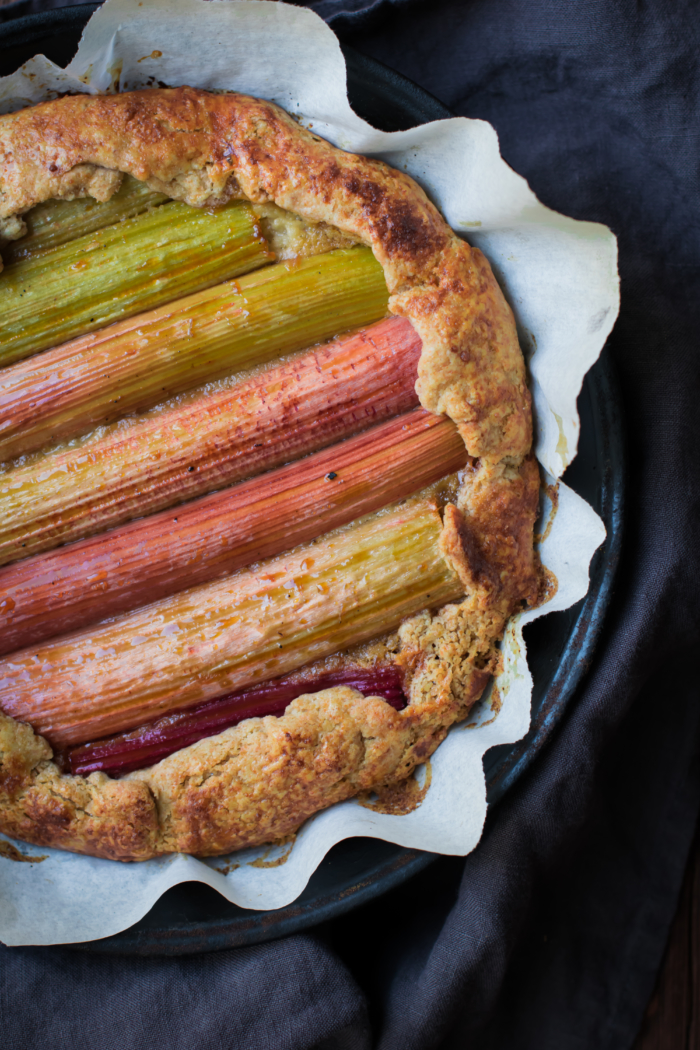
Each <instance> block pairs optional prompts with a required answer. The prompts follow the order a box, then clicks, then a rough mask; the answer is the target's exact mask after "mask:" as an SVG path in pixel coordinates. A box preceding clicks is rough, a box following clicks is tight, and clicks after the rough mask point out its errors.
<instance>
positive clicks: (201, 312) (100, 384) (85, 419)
mask: <svg viewBox="0 0 700 1050" xmlns="http://www.w3.org/2000/svg"><path fill="white" fill-rule="evenodd" d="M166 207H169V205H163V206H162V207H161V208H158V209H156V212H161V211H163V210H164V209H165V208H166ZM2 276H3V281H4V279H5V274H4V273H3V275H2ZM387 302H388V293H387V287H386V282H385V280H384V275H383V272H382V268H381V266H380V265H379V263H378V262H377V261H376V260H375V259H374V256H373V255H372V253H371V252H370V250H369V249H368V248H351V249H348V250H345V249H341V250H339V251H333V252H330V253H328V254H327V255H319V256H316V257H315V258H309V259H301V260H298V261H289V262H284V263H278V264H276V265H274V266H268V267H265V268H263V269H261V270H258V271H257V272H255V273H251V274H248V275H247V276H245V277H242V278H240V279H239V280H237V281H231V282H227V283H225V284H222V285H218V286H217V287H215V288H209V289H207V290H206V291H203V292H199V293H197V294H196V295H192V296H189V297H188V298H185V299H182V300H179V301H178V302H177V303H172V304H170V305H169V306H163V307H160V308H159V309H158V310H153V311H151V312H150V313H147V314H140V315H139V316H137V317H133V318H131V319H130V320H128V321H121V322H119V324H115V325H112V326H111V327H109V328H106V329H104V330H102V331H100V332H97V333H95V334H93V335H88V336H84V337H82V338H80V339H77V340H74V341H72V342H70V343H65V344H64V345H63V346H60V347H56V348H55V349H53V350H48V351H46V353H43V354H40V355H37V357H35V358H32V359H31V360H29V361H23V362H21V363H20V364H16V365H13V366H12V367H10V368H6V369H4V370H3V371H2V372H1V373H0V461H2V460H9V459H12V458H13V457H16V456H19V455H22V454H23V453H26V452H29V451H33V450H35V449H38V448H41V447H42V446H44V445H46V444H47V443H49V442H50V441H52V440H53V439H57V438H66V437H69V436H71V435H76V434H82V433H85V432H86V431H87V430H88V429H89V428H90V427H91V426H95V425H97V424H103V423H109V422H112V421H113V420H115V419H118V418H120V417H121V416H124V415H126V414H127V413H129V412H133V411H135V410H139V409H144V408H149V407H151V406H152V405H154V404H156V403H157V402H158V401H162V400H165V399H166V398H167V397H169V396H170V395H172V394H175V393H178V392H180V391H183V390H189V389H191V388H192V387H195V386H197V385H198V384H200V383H203V382H205V381H207V380H211V379H215V378H217V377H220V376H224V375H230V374H232V373H234V372H237V371H239V370H241V369H245V368H248V367H250V366H252V365H255V364H261V363H263V362H266V361H270V360H273V359H274V358H275V357H278V356H280V355H281V354H284V353H289V352H291V351H294V350H300V349H302V348H303V347H305V346H310V345H313V344H314V343H316V342H320V341H321V340H324V339H329V338H331V337H333V336H335V335H338V334H340V333H341V332H346V331H349V330H350V329H353V328H359V327H360V326H362V325H365V324H371V323H373V322H374V321H378V320H379V319H380V318H381V317H383V316H384V315H385V313H386V310H387Z"/></svg>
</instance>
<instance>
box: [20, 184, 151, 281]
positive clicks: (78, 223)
mask: <svg viewBox="0 0 700 1050" xmlns="http://www.w3.org/2000/svg"><path fill="white" fill-rule="evenodd" d="M167 200H168V198H167V197H166V196H165V194H163V193H158V192H157V191H156V190H152V189H151V188H150V187H149V186H147V185H146V183H145V182H139V181H138V180H137V179H135V178H133V176H131V175H125V176H124V179H123V181H122V184H121V186H120V188H119V189H118V190H117V192H116V193H115V194H114V195H113V196H112V197H110V199H109V200H108V201H96V200H94V199H93V198H92V197H79V198H78V199H77V200H74V201H59V200H49V201H45V202H44V203H43V204H37V205H36V207H35V208H32V209H31V211H29V212H27V213H26V215H23V216H22V219H23V221H24V223H25V225H26V227H27V232H26V233H25V235H24V236H23V237H21V238H20V239H19V240H17V241H11V242H10V243H9V244H7V245H4V246H3V249H2V258H3V261H4V263H5V264H6V265H7V264H9V263H12V262H17V261H18V260H19V259H28V258H30V257H31V256H34V255H37V254H38V253H39V252H44V251H46V250H47V249H50V248H58V247H60V245H62V244H67V243H68V241H74V240H76V239H77V238H78V237H83V236H85V234H87V233H94V232H95V231H96V230H102V229H104V227H105V226H112V225H113V224H114V223H115V222H122V221H123V220H124V219H132V218H133V217H134V216H135V215H140V214H141V213H142V212H144V211H148V210H149V209H150V208H154V207H156V206H157V205H158V204H163V203H164V202H165V201H167Z"/></svg>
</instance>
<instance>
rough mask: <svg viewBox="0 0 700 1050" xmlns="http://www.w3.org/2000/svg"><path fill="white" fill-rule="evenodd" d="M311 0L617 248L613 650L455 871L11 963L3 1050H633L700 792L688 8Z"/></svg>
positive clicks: (544, 1)
mask: <svg viewBox="0 0 700 1050" xmlns="http://www.w3.org/2000/svg"><path fill="white" fill-rule="evenodd" d="M36 2H37V0H31V3H30V4H29V5H26V4H25V3H22V4H21V5H11V6H10V7H8V8H5V9H4V11H3V13H4V14H9V13H10V12H11V11H13V8H14V9H16V10H17V13H18V14H19V13H22V14H24V13H26V11H27V8H29V10H31V9H32V6H31V4H35V3H36ZM308 6H311V7H313V8H314V9H316V10H317V11H318V12H319V13H320V14H322V15H323V16H324V17H326V18H327V19H328V20H329V21H330V22H331V25H333V27H334V29H335V30H336V32H338V34H339V35H340V36H341V37H342V38H343V39H344V40H347V41H348V42H350V43H351V44H352V45H353V46H354V47H356V48H358V49H359V50H360V51H364V52H366V53H367V54H370V55H372V56H374V57H377V58H379V59H380V60H381V61H383V62H385V63H386V64H387V65H389V66H391V67H393V68H395V69H398V70H399V71H400V72H403V73H404V74H406V75H407V76H409V77H410V78H412V79H413V80H415V81H417V82H418V83H419V84H421V85H422V86H423V87H425V88H426V89H427V90H429V91H430V92H432V93H433V94H434V95H436V96H437V97H438V98H439V99H441V101H443V102H444V103H446V104H447V105H448V106H449V107H450V108H452V109H453V110H454V111H455V112H457V113H460V114H463V115H466V116H472V117H482V118H484V119H487V120H489V121H491V122H492V123H493V124H494V126H495V127H496V129H497V131H498V133H499V136H500V141H501V149H502V152H503V155H504V157H505V159H506V160H507V161H508V162H509V163H510V164H511V165H512V166H513V167H514V168H515V169H516V170H517V171H519V172H520V173H521V174H523V175H524V176H525V177H526V178H527V179H528V181H529V183H530V185H531V186H532V188H533V189H534V190H535V192H536V193H537V194H538V196H539V197H540V199H541V200H542V201H543V202H544V203H545V204H548V205H550V206H551V207H554V208H557V209H559V210H561V211H564V212H566V213H567V214H570V215H573V216H574V217H576V218H582V219H593V220H598V221H602V222H605V223H607V224H608V225H610V226H611V228H612V229H613V231H614V232H615V233H616V234H617V236H618V238H619V243H620V272H621V278H622V310H621V315H620V319H619V321H618V324H617V326H616V329H615V331H614V333H613V335H612V337H611V339H610V343H609V347H610V352H611V354H612V357H613V359H614V361H615V364H616V366H617V370H618V374H619V378H620V382H621V388H622V397H623V401H624V411H625V416H626V420H627V433H628V442H629V461H630V486H629V487H630V490H631V491H630V492H629V494H628V511H627V522H626V534H625V535H626V539H625V544H624V550H623V556H622V563H621V570H620V574H619V576H618V585H617V592H616V595H615V597H614V600H613V604H612V607H611V610H610V612H609V615H608V619H607V623H606V628H605V636H604V639H603V641H602V643H601V645H600V646H599V649H598V652H597V655H596V657H595V659H594V662H593V665H592V667H591V670H590V673H589V675H588V678H587V680H586V681H585V683H584V684H583V687H582V688H581V689H580V690H579V694H578V697H577V700H576V704H575V705H574V708H573V710H572V711H571V712H570V714H569V716H568V718H567V720H566V721H565V723H564V724H563V725H562V726H561V727H560V728H559V730H558V732H557V733H556V736H555V738H554V739H553V740H552V741H551V742H550V744H549V745H548V747H547V748H546V750H545V751H544V752H543V753H542V755H541V757H540V760H539V762H538V763H537V764H536V766H535V767H534V768H532V769H531V770H530V771H529V773H528V774H526V776H525V777H524V778H523V779H522V780H521V781H520V782H519V783H518V785H517V786H516V787H515V788H514V790H513V791H512V792H511V793H510V794H509V795H508V796H507V797H506V798H505V799H504V801H503V802H502V803H501V805H500V806H499V807H498V808H497V809H496V810H495V811H494V812H493V814H492V816H491V817H489V819H488V820H487V826H486V831H485V835H484V838H483V840H482V842H481V844H480V846H479V848H478V849H477V850H476V851H475V852H474V853H473V854H472V855H471V856H470V857H468V858H466V860H464V859H455V858H442V859H440V860H438V861H437V862H436V863H435V864H434V865H432V866H431V867H430V868H429V869H428V870H426V871H425V872H423V873H422V874H421V875H419V876H417V877H416V878H415V879H413V880H412V881H411V882H409V883H408V884H406V885H405V886H404V887H402V888H401V889H400V890H397V891H393V892H392V893H391V894H389V895H388V896H386V897H383V898H381V899H380V900H378V901H376V902H374V903H373V904H370V905H368V906H366V907H365V908H363V909H362V910H360V911H357V912H354V913H352V914H351V915H349V916H347V917H345V918H343V919H339V920H336V921H335V922H334V923H332V924H328V925H327V926H325V927H321V928H319V929H317V930H315V931H313V932H311V933H310V934H307V935H297V936H294V937H290V938H287V939H285V940H282V941H278V942H274V943H271V944H266V945H261V946H258V947H250V948H245V949H240V950H237V951H230V952H222V953H218V954H211V955H207V956H200V957H197V958H182V959H178V960H124V959H119V958H96V957H85V956H79V955H75V954H73V953H71V952H69V951H67V950H65V949H41V950H38V949H3V950H2V951H0V974H1V981H0V1021H1V1022H2V1041H3V1045H4V1046H6V1047H8V1050H9V1048H11V1050H15V1048H17V1050H20V1048H22V1050H24V1048H31V1050H34V1048H35V1047H36V1048H37V1050H38V1048H42V1050H43V1048H44V1047H51V1048H54V1047H56V1048H61V1050H62V1048H63V1047H66V1048H67V1047H71V1048H75V1050H82V1048H83V1047H85V1048H90V1050H94V1048H99V1050H103V1048H105V1050H111V1048H112V1047H115V1048H117V1047H119V1048H134V1050H135V1048H139V1050H140V1048H142V1047H143V1048H146V1047H149V1048H150V1047H152V1046H156V1045H158V1046H167V1047H169V1048H170V1047H172V1048H179V1047H183V1048H184V1047H188V1048H193V1047H194V1048H199V1047H202V1048H206V1050H209V1048H217V1050H218V1048H219V1047H222V1048H223V1047H226V1048H228V1047H231V1048H234V1047H235V1048H238V1047H241V1048H249V1047H250V1048H257V1047H261V1048H267V1047H270V1048H274V1050H278V1048H279V1050H281V1048H286V1047H290V1048H292V1047H294V1048H296V1047H299V1048H310V1050H311V1048H319V1050H320V1048H324V1050H331V1048H333V1050H336V1048H337V1050H345V1048H347V1050H355V1048H357V1050H365V1048H369V1047H372V1046H377V1047H381V1048H382V1050H389V1048H391V1050H393V1048H396V1050H412V1048H421V1050H422V1048H428V1047H441V1048H445V1050H451V1048H458V1047H459V1048H463V1047H469V1048H475V1050H530V1048H531V1050H550V1048H551V1050H569V1048H589V1047H590V1048H595V1050H613V1048H614V1050H617V1048H620V1050H622V1048H627V1047H630V1046H631V1045H632V1043H633V1040H634V1037H635V1034H636V1032H637V1029H638V1028H639V1025H640V1023H641V1020H642V1016H643V1012H644V1007H645V1005H646V1002H647V1000H648V998H649V996H650V994H651V992H652V988H653V985H654V979H655V975H656V971H657V969H658V966H659V963H660V960H661V957H662V953H663V950H664V945H665V943H666V939H667V934H668V929H669V925H670V921H671V918H672V916H673V913H674V911H675V908H676V904H677V900H678V893H679V888H680V885H681V879H682V874H683V870H684V867H685V863H686V860H687V857H688V851H689V847H690V843H691V840H692V837H693V830H694V827H695V823H696V819H697V813H698V804H699V802H700V776H699V773H700V769H699V763H698V757H699V754H698V751H699V748H698V742H699V738H698V728H699V726H698V720H699V715H700V705H699V704H698V699H699V698H698V687H697V673H696V669H695V656H696V653H697V652H698V648H699V643H700V616H699V613H698V581H699V580H700V573H699V571H698V570H699V568H700V566H699V565H698V540H697V534H698V528H697V522H698V495H699V492H700V484H699V478H698V457H697V451H696V450H697V448H698V438H699V437H700V434H699V433H698V431H699V430H700V426H699V424H698V413H697V410H696V404H697V402H698V398H699V395H700V382H699V374H698V373H699V372H700V363H699V358H700V354H699V351H698V328H699V325H698V321H699V320H700V317H699V316H698V315H699V314H700V295H699V294H698V293H699V291H700V288H699V287H698V286H699V284H700V282H699V281H698V276H699V274H698V271H699V269H700V265H699V263H700V260H699V255H700V244H699V238H698V225H699V220H698V199H699V197H698V188H699V187H698V158H699V157H700V150H699V149H698V146H699V145H700V143H699V142H698V138H699V137H700V132H699V130H698V129H699V128H700V121H699V120H698V117H699V116H700V114H699V112H698V110H699V105H698V94H699V91H700V77H699V74H698V57H697V56H698V45H699V44H700V4H698V3H697V2H688V0H686V2H683V0H673V2H669V0H666V2H661V0H646V2H632V0H528V2H525V0H460V2H457V0H433V2H431V3H428V2H426V0H393V2H392V0H379V2H377V3H374V4H367V3H363V2H362V0H355V2H352V0H338V2H334V0H320V2H318V3H315V4H314V3H312V4H309V5H308ZM33 9H36V7H34V8H33Z"/></svg>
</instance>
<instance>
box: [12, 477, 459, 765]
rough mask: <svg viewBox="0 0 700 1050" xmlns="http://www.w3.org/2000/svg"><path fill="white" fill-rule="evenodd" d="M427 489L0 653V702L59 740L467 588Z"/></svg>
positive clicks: (117, 723) (281, 666) (220, 690)
mask: <svg viewBox="0 0 700 1050" xmlns="http://www.w3.org/2000/svg"><path fill="white" fill-rule="evenodd" d="M440 530H441V520H440V515H439V513H438V510H437V509H436V506H435V504H434V501H433V500H432V499H431V498H429V497H426V496H417V497H414V498H413V499H410V500H406V501H402V502H401V503H399V504H394V505H392V506H390V507H387V508H385V509H384V510H382V511H380V512H378V513H376V514H372V515H370V516H368V517H366V518H363V519H361V520H360V521H357V522H354V523H353V524H351V525H348V526H345V527H343V528H340V529H338V530H337V531H335V532H332V533H328V534H326V535H325V536H322V537H320V538H319V539H318V540H315V541H313V542H311V543H307V544H304V545H303V546H299V547H297V548H296V549H295V550H293V551H291V552H290V553H288V554H284V555H281V556H279V557H276V558H270V559H269V560H268V561H265V562H262V563H259V564H258V565H257V566H253V567H251V568H249V569H244V570H241V571H240V572H237V573H234V574H232V575H231V576H228V577H225V578H224V579H220V580H217V581H214V582H213V583H208V584H203V585H201V586H199V587H193V588H191V589H190V590H187V591H181V592H179V593H178V594H174V595H172V596H171V597H170V598H166V599H163V600H161V601H158V602H154V603H153V604H151V605H149V606H146V607H144V608H142V609H139V610H137V611H136V612H133V613H128V614H125V615H123V616H120V617H117V618H115V619H112V620H108V621H105V622H104V623H103V624H100V625H97V626H95V627H93V628H88V629H86V630H84V631H79V632H76V633H74V634H71V635H67V636H65V637H64V638H59V639H56V640H54V641H51V642H47V643H44V644H41V645H36V646H32V647H31V648H29V649H23V650H21V651H20V652H16V653H13V654H12V655H11V656H8V657H5V658H4V659H3V660H0V710H2V711H4V712H5V713H6V714H8V715H10V716H11V717H13V718H17V719H20V720H21V721H24V722H29V723H30V724H31V725H32V726H33V727H34V728H35V729H36V730H37V732H39V733H41V734H42V735H44V736H46V737H47V738H48V739H49V741H50V742H51V743H52V744H53V745H54V746H57V747H64V746H67V745H75V744H79V743H84V742H86V741H89V740H96V739H99V738H101V737H104V736H107V735H109V734H111V733H117V732H120V731H122V730H124V729H129V728H133V727H135V726H138V725H141V724H143V723H144V722H148V721H151V720H153V719H154V718H158V717H160V716H161V715H164V714H167V713H168V712H171V711H178V710H183V709H185V708H188V707H192V706H194V705H195V704H198V703H201V702H202V701H205V700H208V699H211V698H213V697H215V696H221V695H222V694H224V693H227V692H234V691H237V690H239V689H244V688H246V687H247V686H250V685H253V684H255V683H257V682H261V681H265V680H268V679H270V678H275V677H278V676H279V675H281V674H284V673H286V672H289V671H292V670H294V669H295V668H298V667H301V666H303V665H304V664H307V663H310V662H311V661H312V660H317V659H319V658H321V657H324V656H326V655H328V654H331V653H333V652H337V651H338V650H341V649H345V648H346V647H347V646H349V645H353V644H355V643H359V642H362V641H364V640H368V639H370V638H373V637H376V636H377V635H380V634H382V633H384V632H386V631H391V630H393V629H395V628H396V627H398V625H399V624H400V623H401V621H402V620H403V619H404V618H405V617H407V616H410V615H412V614H414V613H416V612H418V611H419V610H421V609H423V608H425V607H426V606H430V607H436V606H441V605H443V604H444V603H446V602H448V601H450V600H454V599H456V598H458V597H459V596H460V595H461V594H462V591H463V588H462V587H461V585H460V582H459V580H458V579H457V576H456V575H455V573H454V572H453V571H452V569H451V568H450V567H449V566H448V565H447V563H446V562H445V560H444V559H443V557H442V555H441V554H440V550H439V546H438V539H439V536H440Z"/></svg>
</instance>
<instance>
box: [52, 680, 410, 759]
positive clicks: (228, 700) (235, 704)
mask: <svg viewBox="0 0 700 1050" xmlns="http://www.w3.org/2000/svg"><path fill="white" fill-rule="evenodd" d="M339 685H344V686H349V687H350V688H352V689H357V691H358V692H360V693H363V694H364V695H365V696H381V697H382V699H384V700H386V702H387V703H388V704H390V705H391V706H392V707H393V708H395V709H396V710H398V711H400V710H401V709H402V708H403V707H405V704H406V698H405V696H404V692H403V688H402V685H401V674H400V672H399V669H398V668H397V667H396V666H395V665H393V664H392V665H386V666H378V667H371V668H362V667H347V668H344V669H342V670H339V671H331V672H329V673H325V674H318V673H316V674H315V675H310V676H309V677H307V678H306V679H304V678H301V677H300V676H299V675H290V676H288V677H286V678H278V679H275V680H273V681H271V682H265V683H264V684H263V685H257V686H253V688H252V689H245V690H244V691H243V692H241V693H234V694H233V695H232V696H223V697H220V698H219V699H217V700H209V701H207V703H205V704H198V705H197V706H196V707H193V708H191V709H190V710H189V711H178V712H177V713H176V714H174V715H165V716H164V717H163V718H159V719H157V720H156V721H155V722H150V723H148V725H144V726H139V728H138V729H134V730H132V731H131V732H130V733H119V734H118V735H117V736H112V737H107V739H105V740H97V741H95V742H94V743H90V744H83V745H82V746H80V747H75V748H72V749H71V750H70V751H69V752H68V753H67V754H66V755H65V756H64V761H65V762H66V764H67V766H68V768H69V769H70V772H71V773H73V774H74V775H80V776H84V777H86V776H89V775H90V773H98V772H99V773H107V774H109V775H110V776H112V777H121V776H124V774H126V773H131V772H133V770H135V769H144V768H145V767H146V766H152V765H154V763H156V762H160V760H161V759H163V758H167V757H168V755H172V754H174V752H175V751H180V749H181V748H183V747H188V746H189V745H190V744H196V743H197V741H198V740H204V739H205V738H206V737H209V736H215V735H216V734H217V733H222V732H223V731H224V730H225V729H230V728H231V727H232V726H236V725H238V724H239V722H243V721H244V720H245V719H246V718H263V717H264V716H265V715H282V714H284V712H285V710H286V709H287V707H288V706H289V704H291V702H292V700H296V698H297V697H298V696H303V695H304V694H305V693H316V692H319V691H320V690H321V689H332V688H333V687H334V686H339Z"/></svg>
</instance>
